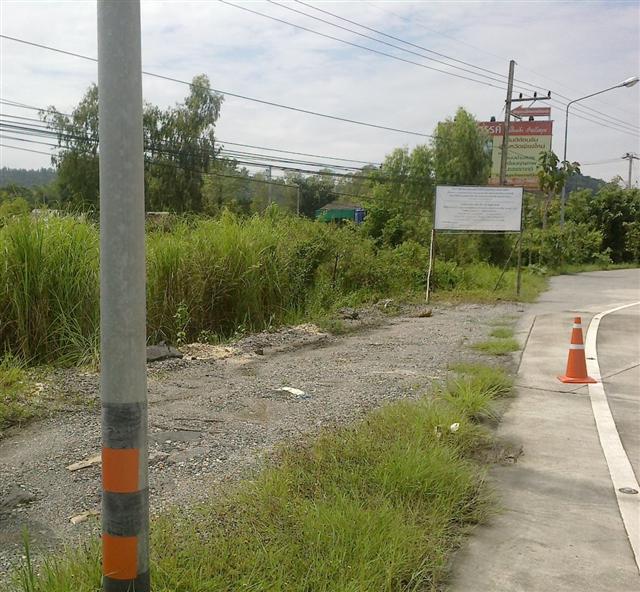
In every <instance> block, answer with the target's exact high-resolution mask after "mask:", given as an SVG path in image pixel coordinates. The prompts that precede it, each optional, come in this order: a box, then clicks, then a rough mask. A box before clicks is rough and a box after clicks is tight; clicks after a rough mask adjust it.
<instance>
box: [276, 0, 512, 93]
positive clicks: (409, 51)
mask: <svg viewBox="0 0 640 592" xmlns="http://www.w3.org/2000/svg"><path fill="white" fill-rule="evenodd" d="M267 1H268V2H270V3H271V4H274V5H275V6H279V7H280V8H284V9H286V10H290V11H292V12H295V13H297V14H301V15H303V16H307V17H309V18H311V19H314V20H316V21H319V22H321V23H325V24H327V25H331V26H332V27H337V28H338V29H341V30H343V31H347V32H349V33H353V34H354V35H358V36H359V37H364V38H365V39H369V40H371V41H375V42H376V43H381V44H383V45H386V46H388V47H393V48H395V49H399V50H400V51H403V52H405V53H409V54H412V55H416V56H418V57H421V58H423V59H426V60H430V61H433V62H436V63H438V64H443V65H444V66H447V67H449V68H455V69H456V70H460V71H462V72H466V73H468V74H473V75H474V76H482V77H484V78H486V79H487V80H493V81H494V82H499V83H500V84H504V83H505V81H504V75H503V74H499V73H497V72H492V71H491V70H486V69H485V68H478V67H477V66H474V65H473V64H467V65H469V66H471V67H472V68H476V69H477V70H482V71H484V72H489V73H490V74H495V75H497V76H500V78H494V77H492V76H486V74H480V73H478V72H477V71H475V70H469V69H468V68H461V67H460V66H456V65H455V64H450V63H448V62H445V61H443V60H438V59H436V58H432V57H429V56H426V55H424V53H418V52H417V51H412V50H410V49H407V48H406V47H402V46H399V45H395V44H394V43H388V42H387V41H383V40H382V39H376V38H375V37H371V35H365V34H364V33H359V32H358V31H354V30H353V29H350V28H349V27H343V26H342V25H338V24H336V23H332V22H331V21H328V20H326V19H323V18H320V17H317V16H314V15H312V14H309V13H308V12H303V11H301V10H297V9H295V8H292V7H291V6H286V5H284V4H281V3H279V2H275V1H274V0H267ZM295 1H296V2H297V3H298V4H302V5H303V6H307V7H309V8H312V9H313V10H317V11H319V12H322V13H324V14H328V15H330V16H332V17H334V18H337V19H340V20H343V21H345V22H348V23H351V24H353V25H356V26H358V27H361V28H363V29H366V30H368V31H373V32H374V33H376V34H378V35H383V36H384V37H388V38H389V39H394V40H396V41H400V42H401V43H405V44H406V45H410V46H412V47H416V48H418V49H421V50H422V51H426V52H429V53H434V54H435V55H439V56H442V57H445V58H447V59H449V60H453V61H456V62H457V61H459V60H455V59H454V58H450V57H449V56H445V55H444V54H439V53H437V52H432V51H431V50H429V49H427V48H424V47H421V46H420V45H416V44H414V43H410V42H408V41H404V40H403V39H400V38H398V37H394V36H393V35H387V34H386V33H384V32H382V31H378V30H376V29H373V28H371V27H367V26H366V25H362V24H360V23H357V22H355V21H352V20H349V19H346V18H343V17H341V16H338V15H337V14H334V13H332V12H329V11H327V10H323V9H321V8H317V7H316V6H312V5H311V4H307V3H306V2H301V1H300V0H295ZM289 24H292V23H289ZM411 63H413V62H411ZM462 63H465V64H466V62H462ZM416 65H418V66H422V64H416ZM436 71H437V72H443V71H442V70H436ZM444 73H445V74H451V72H446V71H445V72H444Z"/></svg>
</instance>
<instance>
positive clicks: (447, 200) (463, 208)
mask: <svg viewBox="0 0 640 592" xmlns="http://www.w3.org/2000/svg"><path fill="white" fill-rule="evenodd" d="M521 223H522V187H469V186H466V187H450V186H447V185H438V186H437V187H436V207H435V221H434V228H435V229H436V230H467V231H469V230H471V231H494V232H495V231H500V232H520V230H521Z"/></svg>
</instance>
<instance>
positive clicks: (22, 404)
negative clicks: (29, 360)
mask: <svg viewBox="0 0 640 592" xmlns="http://www.w3.org/2000/svg"><path fill="white" fill-rule="evenodd" d="M24 368H25V364H24V363H23V362H21V361H20V360H18V359H17V358H15V357H14V356H12V355H10V354H6V355H5V356H4V357H3V358H1V359H0V436H1V435H2V430H4V429H5V428H8V427H10V426H12V425H14V424H18V423H21V422H24V421H26V420H28V419H30V418H31V417H33V416H34V415H35V414H36V408H35V406H33V405H32V404H31V401H30V398H31V397H30V395H31V384H30V381H29V380H28V378H27V374H26V372H25V369H24Z"/></svg>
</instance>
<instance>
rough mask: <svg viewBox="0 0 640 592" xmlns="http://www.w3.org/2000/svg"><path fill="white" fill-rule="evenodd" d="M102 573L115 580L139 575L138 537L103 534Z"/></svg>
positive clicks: (133, 577)
mask: <svg viewBox="0 0 640 592" xmlns="http://www.w3.org/2000/svg"><path fill="white" fill-rule="evenodd" d="M102 574H103V575H105V576H109V577H110V578H113V579H114V580H135V578H136V576H137V575H138V537H118V536H112V535H110V534H103V535H102Z"/></svg>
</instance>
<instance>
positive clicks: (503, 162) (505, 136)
mask: <svg viewBox="0 0 640 592" xmlns="http://www.w3.org/2000/svg"><path fill="white" fill-rule="evenodd" d="M515 66H516V63H515V61H514V60H511V61H510V62H509V82H508V83H507V100H506V101H505V103H504V129H503V130H502V152H501V154H500V185H506V184H507V151H508V146H509V129H510V127H511V95H512V94H513V71H514V69H515Z"/></svg>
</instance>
